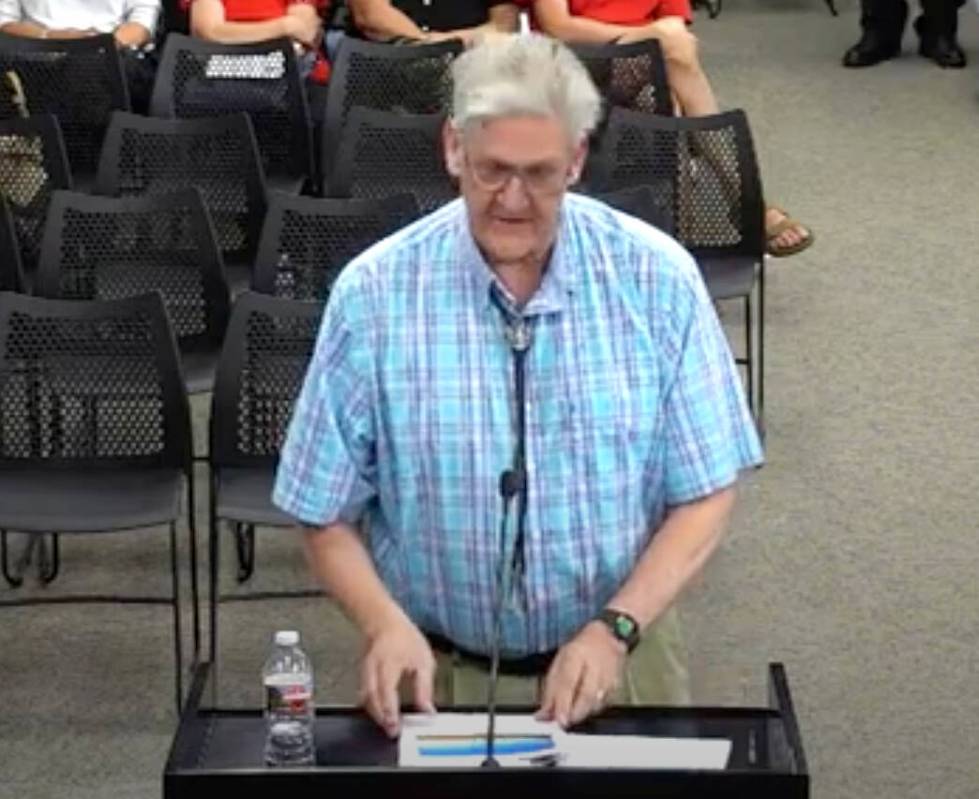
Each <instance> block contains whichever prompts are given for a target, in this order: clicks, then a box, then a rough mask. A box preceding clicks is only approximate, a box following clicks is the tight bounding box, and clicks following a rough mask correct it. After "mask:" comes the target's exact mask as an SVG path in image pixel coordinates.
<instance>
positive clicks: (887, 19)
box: [843, 0, 908, 67]
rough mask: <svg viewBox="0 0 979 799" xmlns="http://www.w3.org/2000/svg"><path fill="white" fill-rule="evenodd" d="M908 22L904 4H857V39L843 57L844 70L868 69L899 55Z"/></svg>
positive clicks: (872, 0) (871, 0)
mask: <svg viewBox="0 0 979 799" xmlns="http://www.w3.org/2000/svg"><path fill="white" fill-rule="evenodd" d="M907 18H908V4H907V2H906V0H861V3H860V28H861V31H862V33H861V36H860V41H858V42H857V43H856V44H855V45H853V47H851V48H850V49H849V50H847V51H846V54H845V55H844V56H843V65H844V66H846V67H869V66H873V65H874V64H878V63H880V62H881V61H884V60H886V59H888V58H893V57H894V56H896V55H898V54H900V52H901V37H902V36H903V35H904V24H905V22H906V21H907Z"/></svg>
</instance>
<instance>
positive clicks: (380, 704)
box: [360, 614, 435, 738]
mask: <svg viewBox="0 0 979 799" xmlns="http://www.w3.org/2000/svg"><path fill="white" fill-rule="evenodd" d="M405 676H411V677H413V679H414V685H413V688H414V699H415V707H416V708H418V710H420V711H422V712H423V713H434V712H435V705H434V704H433V703H432V690H433V688H434V684H435V657H434V656H433V655H432V648H431V647H430V646H429V645H428V641H427V640H425V636H424V635H422V634H421V631H419V629H418V628H417V627H416V626H415V625H414V624H412V623H411V621H410V620H409V619H408V617H407V616H405V615H404V614H400V615H398V616H393V617H392V618H391V620H390V621H387V622H385V623H384V625H382V626H380V627H378V629H377V630H376V631H375V632H374V633H373V634H372V635H371V636H370V637H369V638H368V640H367V651H366V652H365V653H364V659H363V661H362V662H361V666H360V699H361V702H362V704H363V705H364V707H365V709H366V710H367V712H368V713H369V714H370V716H371V718H372V719H374V721H376V722H377V723H378V725H379V726H380V727H381V728H382V729H383V730H384V732H386V733H387V734H388V735H389V736H390V737H392V738H395V737H397V735H398V733H399V732H400V731H401V718H400V714H399V705H400V702H399V700H398V685H399V683H400V682H401V678H402V677H405Z"/></svg>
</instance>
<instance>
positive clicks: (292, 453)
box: [273, 194, 762, 656]
mask: <svg viewBox="0 0 979 799" xmlns="http://www.w3.org/2000/svg"><path fill="white" fill-rule="evenodd" d="M494 294H496V296H497V297H499V298H502V299H503V302H504V304H506V305H509V306H510V310H511V311H513V312H514V313H521V314H522V315H523V316H524V318H525V319H526V320H527V323H528V324H529V325H530V326H531V328H532V331H533V343H532V346H531V348H530V350H529V352H528V354H527V359H526V375H527V379H526V384H527V405H526V408H527V439H526V440H527V469H528V484H529V487H528V491H529V500H528V511H527V517H526V541H525V549H524V559H525V572H524V577H523V581H522V584H521V585H520V586H519V589H520V590H518V591H514V592H512V601H508V602H507V604H506V607H505V612H504V616H503V646H502V648H503V651H504V654H506V655H510V656H519V655H524V654H528V653H533V652H542V651H546V650H549V649H553V648H555V647H558V646H560V645H561V644H562V643H564V642H565V641H566V640H568V639H569V638H570V637H571V636H572V635H573V634H574V633H575V632H576V631H577V630H578V629H579V628H580V627H581V626H582V625H583V624H585V623H586V622H587V621H588V620H589V619H591V618H593V617H594V616H595V614H596V613H597V612H598V611H599V610H600V609H601V608H602V607H603V606H604V604H605V603H606V602H607V601H608V600H609V598H610V597H611V596H612V595H613V594H614V593H615V592H616V590H617V589H618V588H619V587H620V586H621V584H622V583H623V582H624V581H625V579H626V578H627V577H628V576H629V574H630V573H631V572H632V570H633V568H634V567H635V565H636V563H637V561H638V559H639V557H640V555H641V554H642V552H643V551H644V549H645V548H646V546H647V544H648V543H649V540H650V537H651V535H652V534H653V533H654V532H655V530H656V529H657V528H658V527H659V525H660V523H661V522H662V520H663V517H664V514H665V512H666V509H667V508H668V507H669V506H671V505H677V504H680V503H684V502H689V501H692V500H695V499H698V498H701V497H704V496H707V495H709V494H712V493H714V492H716V491H718V490H720V489H722V488H725V487H727V486H730V485H731V484H733V483H734V482H735V480H736V478H737V476H738V472H739V471H740V470H742V469H744V468H746V467H750V466H754V465H757V464H759V463H760V462H761V460H762V453H761V447H760V444H759V442H758V438H757V436H756V432H755V427H754V424H753V423H752V420H751V417H750V415H749V412H748V409H747V407H746V404H745V401H744V396H743V393H742V389H741V383H740V379H739V377H738V374H737V370H736V368H735V365H734V363H733V360H732V357H731V353H730V350H729V349H728V345H727V341H726V339H725V337H724V333H723V331H722V330H721V328H720V325H719V323H718V320H717V316H716V314H715V313H714V309H713V306H712V305H711V302H710V299H709V298H708V296H707V293H706V290H705V288H704V284H703V282H702V280H701V278H700V274H699V272H698V270H697V266H696V265H695V263H694V261H693V259H692V258H691V257H690V255H689V254H688V253H687V252H686V251H685V250H684V249H683V248H682V247H680V245H679V244H677V243H676V242H675V241H673V240H672V239H670V238H669V237H667V236H666V235H664V234H662V233H660V232H659V231H657V230H655V229H653V228H651V227H649V226H647V225H644V224H643V223H641V222H638V221H637V220H635V219H633V218H631V217H628V216H625V215H623V214H620V213H617V212H615V211H613V210H612V209H610V208H609V207H607V206H606V205H603V204H601V203H599V202H597V201H595V200H591V199H588V198H585V197H581V196H578V195H573V194H569V195H567V196H566V198H565V199H564V202H563V205H562V210H561V216H560V222H559V230H558V234H557V239H556V243H555V246H554V249H553V251H552V255H551V259H550V262H549V264H548V268H547V270H546V272H545V274H544V279H543V282H542V284H541V286H540V288H539V289H538V291H537V292H536V293H535V295H534V296H533V297H532V298H531V299H530V301H529V302H528V303H527V304H526V305H525V306H524V307H523V308H522V309H521V310H519V311H515V310H514V305H513V302H512V298H511V297H510V295H509V294H508V293H507V292H506V290H505V289H504V288H503V287H502V284H500V283H499V282H498V281H497V280H496V278H495V277H494V275H493V273H492V271H491V270H490V268H489V267H488V265H487V264H486V262H485V261H484V259H483V258H482V256H481V254H480V252H479V250H478V249H477V247H476V245H475V243H474V241H473V239H472V235H471V233H470V232H469V227H468V221H467V216H466V211H465V206H464V205H463V203H462V201H461V200H456V201H455V202H452V203H450V204H448V205H446V206H444V207H443V208H441V209H439V210H438V211H436V212H435V213H433V214H431V215H429V216H427V217H425V218H424V219H421V220H419V221H418V222H416V223H414V224H412V225H411V226H409V227H408V228H406V229H404V230H402V231H400V232H399V233H397V234H395V235H394V236H392V237H390V238H388V239H386V240H384V241H382V242H380V243H378V244H377V245H375V246H373V247H372V248H371V249H369V250H368V251H367V252H365V253H363V254H362V255H361V256H359V257H358V258H357V259H356V260H355V261H353V262H352V263H351V264H350V265H349V266H348V267H347V268H346V269H345V270H344V271H343V273H342V274H341V276H340V278H339V279H338V280H337V282H336V285H335V287H334V289H333V292H332V294H331V296H330V301H329V304H328V306H327V309H326V312H325V314H324V318H323V324H322V328H321V331H320V334H319V341H318V343H317V346H316V351H315V354H314V356H313V359H312V361H311V364H310V367H309V371H308V373H307V375H306V381H305V385H304V386H303V389H302V393H301V395H300V397H299V400H298V402H297V406H296V410H295V414H294V416H293V419H292V423H291V426H290V429H289V434H288V436H287V440H286V443H285V446H284V449H283V452H282V457H281V461H280V464H279V472H278V477H277V481H276V485H275V490H274V494H273V500H274V502H275V503H276V505H278V506H279V507H280V508H282V510H284V511H285V512H287V513H289V514H291V515H292V516H294V517H295V518H297V519H299V520H301V521H302V522H304V523H306V524H310V525H315V526H321V525H325V524H329V523H331V522H336V521H339V520H343V521H346V522H351V523H355V522H359V521H362V520H364V519H365V517H366V520H367V521H368V523H369V524H368V530H369V532H368V537H369V548H370V551H371V553H372V557H373V560H374V563H375V566H376V568H377V570H378V573H379V574H380V576H381V579H382V580H383V581H384V583H385V585H386V586H387V587H388V589H389V590H390V591H391V593H392V595H393V596H394V598H395V599H396V601H398V602H399V603H400V604H401V606H402V607H403V608H404V609H405V611H406V612H407V613H408V614H409V615H410V617H411V618H412V619H414V621H415V622H416V623H417V624H418V625H419V626H420V627H421V628H422V629H423V630H427V631H429V632H434V633H438V634H441V635H443V636H445V637H447V638H449V639H451V640H453V641H454V642H455V643H456V644H457V645H458V646H461V647H464V648H466V649H469V650H471V651H475V652H483V653H485V652H488V651H489V650H490V641H491V638H492V618H493V600H494V591H495V581H494V573H495V564H496V563H497V561H498V558H499V551H500V547H499V525H500V518H501V513H502V500H501V498H500V496H499V494H498V484H499V475H500V473H501V471H503V470H504V469H507V468H509V466H510V465H511V462H512V459H513V449H514V444H515V433H514V422H515V409H514V400H513V355H512V352H511V350H510V348H509V345H508V343H507V341H506V338H505V336H504V329H505V328H504V317H503V314H502V313H501V308H500V304H499V303H498V302H495V301H494ZM512 520H513V515H511V521H512ZM514 530H515V524H511V525H510V531H509V532H508V539H509V543H508V546H512V542H513V538H514Z"/></svg>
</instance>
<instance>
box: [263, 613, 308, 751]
mask: <svg viewBox="0 0 979 799" xmlns="http://www.w3.org/2000/svg"><path fill="white" fill-rule="evenodd" d="M262 683H263V685H264V687H265V725H266V726H265V729H266V735H265V762H266V763H267V764H268V765H270V766H307V765H313V764H314V763H315V762H316V746H315V744H314V741H313V723H314V720H315V717H316V710H315V705H314V704H313V665H312V663H311V662H310V660H309V657H308V656H307V655H306V653H305V652H303V650H302V649H300V648H299V633H297V632H296V631H295V630H280V631H279V632H277V633H276V634H275V638H274V644H273V647H272V651H271V653H270V654H269V657H268V660H266V661H265V667H264V668H263V669H262Z"/></svg>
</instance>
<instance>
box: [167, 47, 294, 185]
mask: <svg viewBox="0 0 979 799" xmlns="http://www.w3.org/2000/svg"><path fill="white" fill-rule="evenodd" d="M237 112H244V113H246V114H248V116H249V117H250V118H251V120H252V125H253V127H254V129H255V134H256V136H257V139H258V149H259V154H260V155H261V156H262V165H263V167H264V169H265V176H266V180H267V181H268V183H269V187H270V188H273V189H279V190H282V191H288V192H292V193H295V192H298V191H299V190H300V189H301V188H302V186H303V184H304V183H305V181H306V180H307V179H308V178H310V177H311V176H312V174H313V136H312V126H311V123H310V117H309V108H308V107H307V104H306V93H305V91H304V90H303V81H302V78H301V77H300V75H299V67H298V66H297V64H296V51H295V48H294V47H293V45H292V42H291V41H290V40H289V39H275V40H273V41H268V42H259V43H257V44H234V45H232V44H217V43H215V42H209V41H205V40H203V39H195V38H191V37H189V36H183V35H181V34H178V33H171V34H170V35H169V36H168V37H167V41H166V45H165V46H164V48H163V56H162V58H161V60H160V66H159V68H158V70H157V73H156V82H155V83H154V85H153V98H152V100H151V101H150V113H152V114H153V115H154V116H159V117H181V118H196V117H212V116H220V115H223V114H231V113H237Z"/></svg>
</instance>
